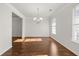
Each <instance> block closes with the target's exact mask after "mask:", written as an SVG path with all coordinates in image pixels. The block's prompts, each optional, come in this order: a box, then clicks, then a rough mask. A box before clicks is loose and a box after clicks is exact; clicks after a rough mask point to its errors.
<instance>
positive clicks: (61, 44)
mask: <svg viewBox="0 0 79 59" xmlns="http://www.w3.org/2000/svg"><path fill="white" fill-rule="evenodd" d="M50 37H51V38H52V39H55V38H53V37H52V36H50ZM55 40H56V39H55ZM56 41H57V42H58V43H60V44H61V45H63V46H64V47H66V48H67V49H68V50H70V51H71V52H73V53H74V54H75V55H78V54H77V53H76V52H75V51H74V50H73V49H71V48H69V47H67V46H66V45H65V44H63V43H62V42H60V41H59V40H56Z"/></svg>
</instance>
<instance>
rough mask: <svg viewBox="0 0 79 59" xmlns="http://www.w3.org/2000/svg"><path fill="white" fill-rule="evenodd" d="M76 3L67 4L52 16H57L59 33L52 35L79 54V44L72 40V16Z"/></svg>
mask: <svg viewBox="0 0 79 59" xmlns="http://www.w3.org/2000/svg"><path fill="white" fill-rule="evenodd" d="M74 6H75V4H67V5H65V6H63V8H60V9H59V11H58V12H57V11H56V12H55V13H54V14H53V15H52V17H56V19H57V20H56V23H57V24H56V25H57V33H56V35H55V36H54V35H52V34H51V37H52V38H53V36H54V38H55V40H57V41H58V42H59V43H61V44H62V45H64V46H65V47H67V48H68V49H69V50H71V51H72V52H74V53H75V54H77V55H79V44H77V43H74V42H73V41H72V18H73V16H72V15H73V8H74Z"/></svg>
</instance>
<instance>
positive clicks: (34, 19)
mask: <svg viewBox="0 0 79 59" xmlns="http://www.w3.org/2000/svg"><path fill="white" fill-rule="evenodd" d="M42 20H43V18H42V17H40V16H39V8H37V16H36V17H34V18H33V21H34V22H36V23H40V22H41V21H42Z"/></svg>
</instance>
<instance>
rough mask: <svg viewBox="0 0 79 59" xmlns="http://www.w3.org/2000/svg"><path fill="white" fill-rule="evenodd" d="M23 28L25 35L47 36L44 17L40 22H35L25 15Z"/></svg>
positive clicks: (46, 21)
mask: <svg viewBox="0 0 79 59" xmlns="http://www.w3.org/2000/svg"><path fill="white" fill-rule="evenodd" d="M24 30H25V31H24V33H25V37H36V36H37V37H48V36H49V24H48V20H47V19H44V20H43V21H41V23H39V24H36V23H34V22H33V18H32V17H27V18H26V20H24Z"/></svg>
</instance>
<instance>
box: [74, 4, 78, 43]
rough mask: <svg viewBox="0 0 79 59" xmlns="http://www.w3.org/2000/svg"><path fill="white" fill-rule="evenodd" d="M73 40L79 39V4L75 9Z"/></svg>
mask: <svg viewBox="0 0 79 59" xmlns="http://www.w3.org/2000/svg"><path fill="white" fill-rule="evenodd" d="M72 40H73V41H74V42H78V41H79V5H78V6H76V8H74V10H73V21H72ZM78 43H79V42H78Z"/></svg>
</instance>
